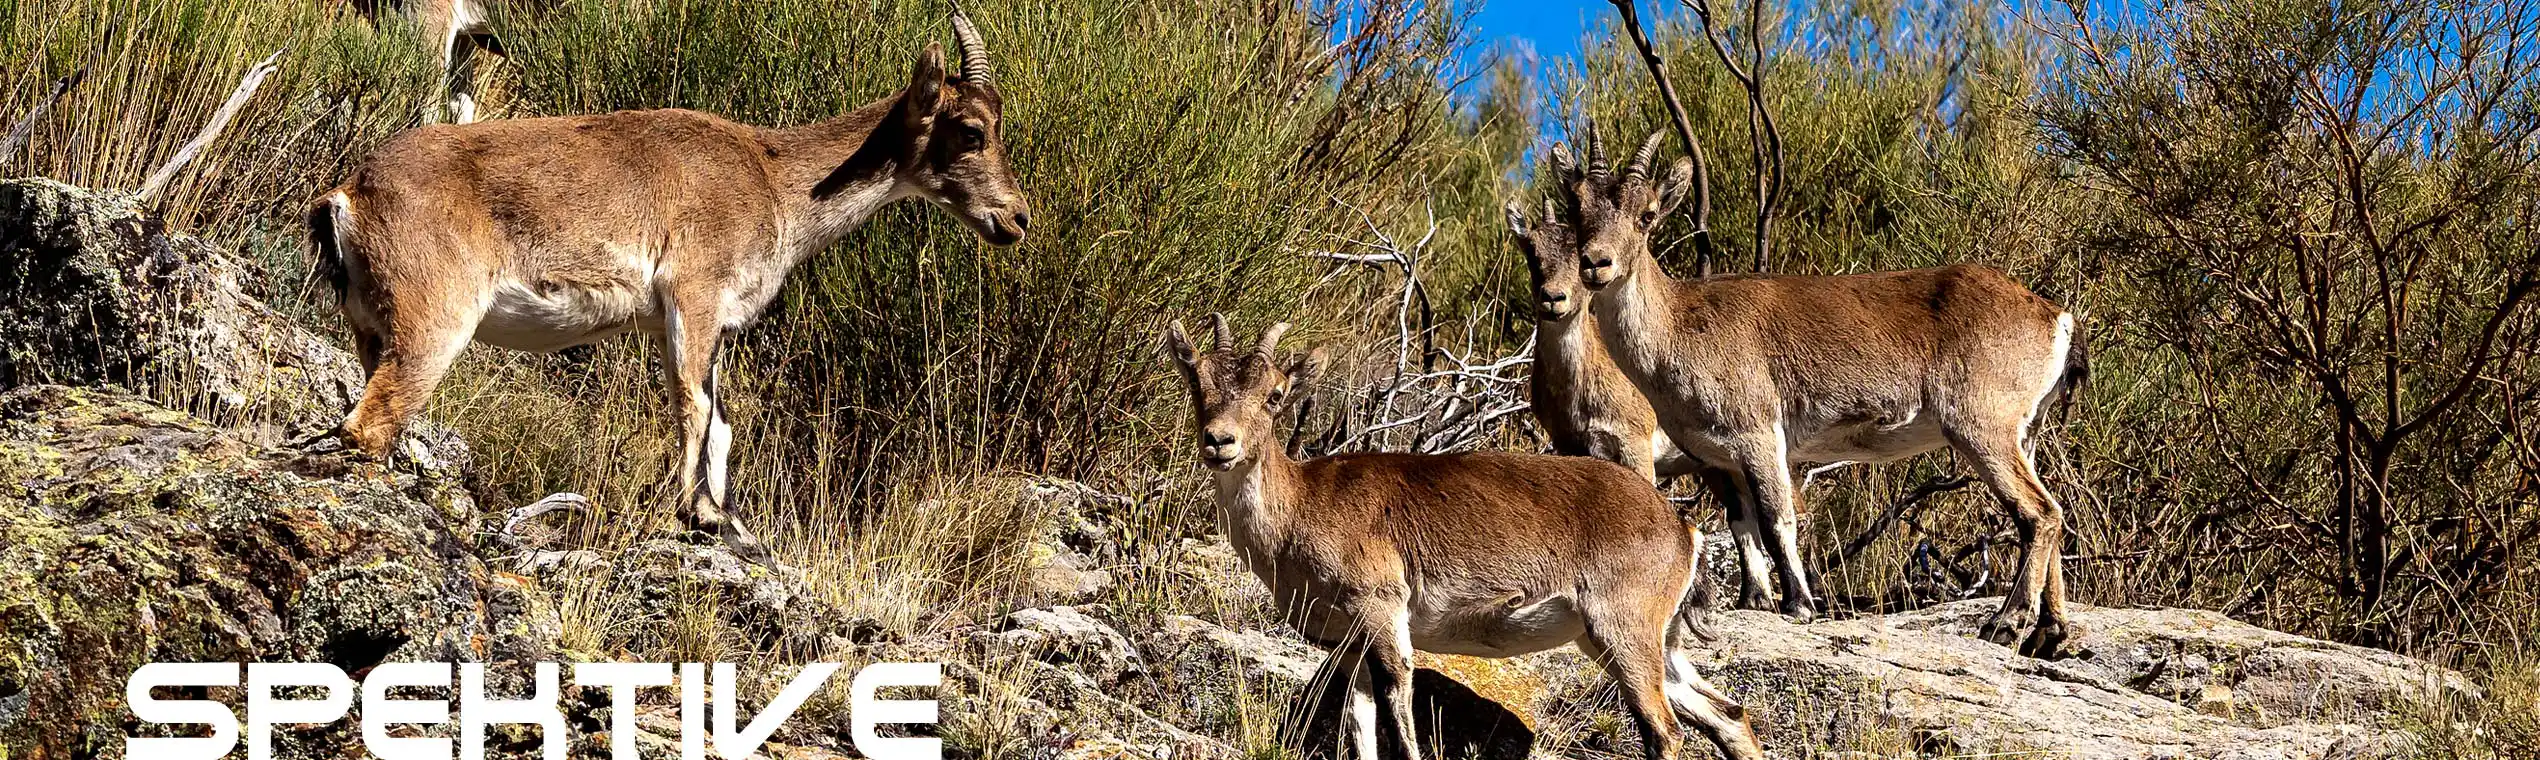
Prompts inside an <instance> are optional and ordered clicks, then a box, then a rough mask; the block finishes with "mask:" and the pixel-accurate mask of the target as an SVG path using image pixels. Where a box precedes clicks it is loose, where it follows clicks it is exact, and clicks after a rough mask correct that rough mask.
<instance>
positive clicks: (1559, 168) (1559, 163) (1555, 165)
mask: <svg viewBox="0 0 2540 760" xmlns="http://www.w3.org/2000/svg"><path fill="white" fill-rule="evenodd" d="M1552 172H1553V174H1554V175H1555V176H1558V177H1560V178H1561V181H1563V182H1576V181H1578V179H1579V160H1578V159H1576V158H1572V157H1571V156H1570V146H1569V145H1568V144H1567V143H1553V144H1552Z"/></svg>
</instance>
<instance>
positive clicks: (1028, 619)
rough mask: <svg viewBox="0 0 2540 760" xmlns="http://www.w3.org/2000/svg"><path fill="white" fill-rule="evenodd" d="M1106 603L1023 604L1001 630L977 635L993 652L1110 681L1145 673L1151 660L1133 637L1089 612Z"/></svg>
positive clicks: (977, 638) (1008, 617)
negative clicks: (1089, 605) (1029, 606)
mask: <svg viewBox="0 0 2540 760" xmlns="http://www.w3.org/2000/svg"><path fill="white" fill-rule="evenodd" d="M1088 609H1091V610H1097V611H1098V610H1099V609H1100V608H1098V607H1094V608H1077V607H1050V608H1046V609H1027V610H1017V611H1015V612H1014V613H1013V614H1010V615H1007V616H1006V618H1005V621H1004V622H1003V623H1002V625H1001V626H1000V627H999V629H998V630H995V631H982V632H979V633H976V634H974V635H973V639H974V640H976V641H977V642H978V643H979V644H980V645H981V646H983V647H985V648H986V649H987V650H988V652H989V653H990V654H991V655H992V656H999V655H1001V656H1019V657H1025V658H1031V659H1035V660H1039V661H1041V662H1046V663H1050V664H1054V665H1065V666H1069V667H1070V668H1071V669H1073V670H1075V671H1077V672H1081V673H1084V674H1086V675H1089V676H1092V677H1093V678H1095V679H1096V680H1098V681H1101V682H1102V683H1104V684H1106V685H1108V684H1113V683H1118V682H1119V681H1120V679H1122V678H1126V677H1130V676H1135V675H1142V674H1144V673H1145V672H1146V660H1145V658H1144V657H1141V656H1140V655H1139V654H1138V649H1137V647H1134V646H1130V645H1129V638H1128V637H1126V636H1122V635H1120V632H1119V631H1118V630H1114V629H1113V628H1112V627H1111V626H1110V625H1108V624H1105V623H1103V622H1102V621H1100V620H1096V619H1094V617H1092V616H1090V615H1087V614H1086V610H1088Z"/></svg>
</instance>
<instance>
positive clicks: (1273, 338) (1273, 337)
mask: <svg viewBox="0 0 2540 760" xmlns="http://www.w3.org/2000/svg"><path fill="white" fill-rule="evenodd" d="M1287 332H1288V323H1286V322H1281V323H1278V324H1275V325H1271V326H1270V330H1269V331H1268V332H1264V333H1262V334H1261V353H1262V355H1263V356H1268V355H1269V354H1270V352H1271V351H1275V350H1278V348H1279V336H1281V335H1286V334H1287Z"/></svg>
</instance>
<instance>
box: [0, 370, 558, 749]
mask: <svg viewBox="0 0 2540 760" xmlns="http://www.w3.org/2000/svg"><path fill="white" fill-rule="evenodd" d="M475 517H476V505H475V503H474V501H473V500H472V499H470V498H469V496H468V495H467V491H466V489H464V488H462V487H460V486H459V484H457V483H454V482H451V481H447V480H437V479H433V478H430V477H423V476H415V475H408V474H400V473H390V472H386V471H383V470H381V469H379V468H378V467H376V466H372V465H366V464H360V463H352V462H347V461H344V460H343V459H342V458H340V457H339V458H310V457H303V456H300V455H297V454H294V453H290V452H283V451H277V450H273V449H267V448H263V447H259V446H255V445H253V444H250V443H248V442H246V441H244V440H242V439H241V438H240V437H238V436H237V435H235V434H232V433H231V432H229V431H226V430H224V429H222V428H219V427H216V426H214V425H212V424H210V423H208V422H205V421H203V420H201V419H198V418H195V417H193V416H190V415H187V414H184V413H181V412H176V411H173V410H170V409H167V408H165V407H162V406H160V405H158V404H156V403H153V402H151V401H149V400H146V399H143V398H140V397H138V396H134V395H131V394H128V393H121V392H115V391H100V390H85V389H76V388H67V387H62V386H55V385H34V386H27V387H21V388H18V389H15V390H11V391H8V392H6V393H5V394H0V695H18V694H21V693H23V694H24V695H26V696H27V697H28V698H29V699H28V700H27V701H26V702H23V703H21V706H20V707H18V708H16V709H14V710H9V711H0V746H8V747H11V748H17V749H20V750H21V751H22V752H24V753H25V754H27V755H28V756H32V757H117V756H120V755H121V753H122V746H123V737H124V736H125V730H124V726H125V721H126V720H127V715H126V711H125V708H124V704H123V686H124V683H123V682H124V678H125V676H127V675H128V674H130V673H131V672H133V670H135V669H136V668H138V667H140V666H141V665H142V664H144V663H149V662H258V661H262V662H276V661H310V662H330V663H334V664H336V665H337V666H339V667H342V668H344V669H345V670H347V671H354V672H358V671H360V670H362V669H365V668H368V667H370V666H372V665H376V664H378V663H380V662H385V661H391V660H399V661H426V662H446V661H487V660H545V659H553V654H554V653H553V651H552V649H551V643H552V641H553V639H554V638H555V635H556V629H557V627H558V623H557V621H556V619H555V616H554V613H553V608H552V606H550V605H548V604H546V603H545V601H544V599H543V598H542V596H541V594H540V592H539V591H538V590H537V589H536V588H535V587H534V585H533V584H529V583H526V582H523V579H520V578H518V577H516V576H506V575H503V574H500V573H496V572H493V571H491V570H489V569H488V568H487V567H486V566H485V563H484V562H482V561H481V560H480V559H479V558H478V555H477V553H476V546H475V545H474V543H473V542H472V540H471V538H470V535H469V532H468V531H466V530H462V529H454V527H453V526H466V525H471V524H473V523H474V519H475Z"/></svg>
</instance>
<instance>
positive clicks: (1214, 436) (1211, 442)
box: [1199, 430, 1235, 447]
mask: <svg viewBox="0 0 2540 760" xmlns="http://www.w3.org/2000/svg"><path fill="white" fill-rule="evenodd" d="M1199 442H1200V443H1201V444H1202V445H1206V446H1210V447H1217V446H1232V445H1234V443H1235V436H1234V435H1233V434H1231V433H1221V432H1218V431H1215V430H1203V431H1200V434H1199Z"/></svg>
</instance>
